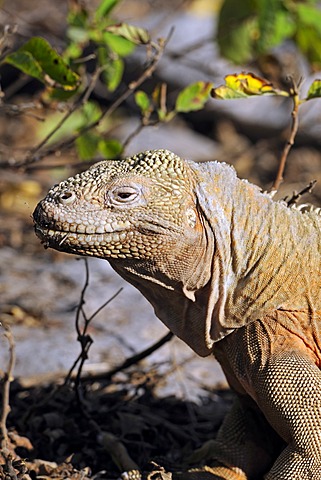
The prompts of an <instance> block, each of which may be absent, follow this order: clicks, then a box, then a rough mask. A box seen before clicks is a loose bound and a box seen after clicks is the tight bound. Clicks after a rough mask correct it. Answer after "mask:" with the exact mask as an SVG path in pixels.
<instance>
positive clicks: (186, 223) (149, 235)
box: [34, 150, 202, 281]
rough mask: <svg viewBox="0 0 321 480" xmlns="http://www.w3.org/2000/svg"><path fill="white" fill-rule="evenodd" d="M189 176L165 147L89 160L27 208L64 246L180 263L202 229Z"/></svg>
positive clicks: (53, 243) (51, 243) (39, 227)
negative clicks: (84, 168)
mask: <svg viewBox="0 0 321 480" xmlns="http://www.w3.org/2000/svg"><path fill="white" fill-rule="evenodd" d="M194 177H195V176H194V175H193V171H192V170H191V169H190V168H189V166H188V163H187V162H185V161H184V160H182V159H181V158H179V157H178V156H176V155H175V154H173V153H171V152H169V151H166V150H155V151H147V152H144V153H140V154H137V155H135V156H133V157H129V158H126V159H124V160H121V161H111V160H107V161H103V162H100V163H97V164H95V165H94V166H92V167H91V168H89V170H87V171H85V172H83V173H80V174H78V175H75V176H74V177H71V178H69V179H67V180H65V181H63V182H61V183H60V184H58V185H56V186H54V187H53V188H52V189H51V190H50V191H49V192H48V194H47V196H46V197H45V198H44V199H43V200H42V201H41V202H40V203H39V204H38V206H37V208H36V210H35V212H34V222H35V230H36V234H37V235H38V236H39V237H40V239H41V240H42V241H43V243H44V244H45V245H46V246H47V247H51V248H54V249H57V250H61V251H64V252H67V253H75V254H79V255H89V256H95V257H100V258H104V259H107V260H111V261H113V262H114V263H115V262H116V263H117V261H121V262H122V263H126V262H129V263H130V264H134V263H135V260H136V261H139V262H140V263H141V262H142V261H143V262H145V267H146V266H147V264H149V265H151V264H152V265H153V266H154V268H155V266H156V265H157V264H159V266H161V269H162V268H163V269H164V268H165V267H166V268H167V270H166V272H167V271H168V270H172V269H173V268H174V266H175V268H177V265H178V264H179V263H181V264H182V268H183V265H185V266H186V269H187V268H188V265H187V264H189V263H191V261H192V260H193V263H194V257H195V255H194V251H195V249H197V248H198V247H199V248H200V243H201V242H200V239H199V236H200V235H201V234H202V227H201V220H200V218H199V214H198V211H197V204H196V203H197V201H196V197H195V195H194V193H193V190H194V189H193V186H194V184H195V181H196V180H195V178H194ZM188 252H189V253H188ZM195 261H197V260H196V259H195ZM170 265H172V266H170ZM149 268H151V267H149ZM184 269H185V268H184ZM158 270H159V268H158ZM186 275H187V273H186ZM170 276H171V277H173V276H175V274H174V272H172V273H171V274H170ZM179 280H180V279H179V278H177V281H179Z"/></svg>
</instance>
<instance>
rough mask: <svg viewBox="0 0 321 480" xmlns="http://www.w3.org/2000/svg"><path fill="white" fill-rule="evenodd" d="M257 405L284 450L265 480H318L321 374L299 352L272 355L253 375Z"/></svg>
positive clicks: (320, 435) (319, 475)
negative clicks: (255, 378) (282, 444)
mask: <svg viewBox="0 0 321 480" xmlns="http://www.w3.org/2000/svg"><path fill="white" fill-rule="evenodd" d="M257 377H258V388H257V397H258V404H259V406H260V408H261V409H262V411H263V412H264V413H265V415H266V417H267V419H268V420H269V422H270V423H271V425H272V426H273V427H274V428H275V430H277V431H278V433H279V434H280V435H281V436H282V437H283V438H284V439H285V440H286V441H287V443H288V447H287V448H286V449H285V450H284V451H283V452H282V454H281V455H280V456H279V458H278V459H277V460H276V462H275V464H274V465H273V467H272V469H271V470H270V472H269V473H268V474H267V475H266V477H265V478H266V480H320V478H321V372H320V370H319V368H318V367H317V366H316V365H315V364H314V363H313V361H312V360H311V359H310V358H309V357H308V355H307V354H305V353H304V352H302V353H301V352H300V351H293V352H283V353H280V354H278V355H275V356H272V358H271V359H270V360H269V362H268V365H267V366H266V368H265V369H263V371H261V372H257Z"/></svg>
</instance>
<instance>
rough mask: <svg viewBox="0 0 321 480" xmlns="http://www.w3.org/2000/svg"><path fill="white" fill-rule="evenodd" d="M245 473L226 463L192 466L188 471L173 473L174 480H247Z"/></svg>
mask: <svg viewBox="0 0 321 480" xmlns="http://www.w3.org/2000/svg"><path fill="white" fill-rule="evenodd" d="M247 478H248V477H247V476H246V475H245V473H244V472H243V471H242V470H240V469H239V468H236V469H231V468H228V467H225V466H224V465H217V466H213V467H209V466H207V465H206V466H204V467H200V468H192V469H190V470H188V471H187V472H184V473H180V474H173V480H247Z"/></svg>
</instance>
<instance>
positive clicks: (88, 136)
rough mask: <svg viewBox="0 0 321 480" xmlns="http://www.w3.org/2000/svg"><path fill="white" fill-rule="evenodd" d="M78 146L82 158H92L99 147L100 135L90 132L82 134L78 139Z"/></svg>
mask: <svg viewBox="0 0 321 480" xmlns="http://www.w3.org/2000/svg"><path fill="white" fill-rule="evenodd" d="M75 143H76V148H77V153H78V155H79V158H80V159H81V160H91V159H92V158H93V157H94V156H95V154H96V152H97V149H98V144H99V136H98V135H95V134H93V133H90V132H86V133H84V134H83V135H80V137H78V138H77V139H76V142H75Z"/></svg>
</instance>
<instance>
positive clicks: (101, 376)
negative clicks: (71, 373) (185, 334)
mask: <svg viewBox="0 0 321 480" xmlns="http://www.w3.org/2000/svg"><path fill="white" fill-rule="evenodd" d="M173 337H174V334H173V333H172V332H168V333H166V335H164V336H163V337H161V338H160V339H159V340H158V341H157V342H155V343H153V345H151V346H150V347H148V348H146V349H145V350H142V351H141V352H139V353H136V354H135V355H133V356H132V357H129V358H126V360H125V361H124V362H123V363H121V364H120V365H118V366H117V367H115V368H113V369H112V370H109V371H108V372H99V373H97V374H95V373H94V374H88V375H87V376H86V377H85V378H83V380H84V381H90V380H93V379H95V380H110V379H111V378H112V377H113V376H114V375H115V374H116V373H118V372H121V371H122V370H125V369H126V368H129V367H131V366H132V365H135V364H136V363H138V362H140V361H141V360H143V359H144V358H146V357H148V356H149V355H151V354H152V353H154V352H155V351H156V350H158V349H159V348H160V347H162V346H163V345H165V343H167V342H169V341H170V340H171V339H172V338H173Z"/></svg>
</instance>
